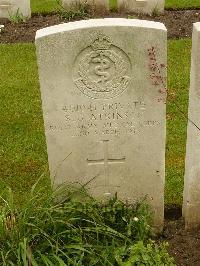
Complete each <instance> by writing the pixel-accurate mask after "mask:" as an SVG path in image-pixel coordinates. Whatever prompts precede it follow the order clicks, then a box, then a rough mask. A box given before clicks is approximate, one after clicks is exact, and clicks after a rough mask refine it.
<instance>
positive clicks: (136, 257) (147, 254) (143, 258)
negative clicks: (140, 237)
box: [116, 241, 175, 266]
mask: <svg viewBox="0 0 200 266" xmlns="http://www.w3.org/2000/svg"><path fill="white" fill-rule="evenodd" d="M166 247H167V244H162V245H160V246H158V245H156V244H155V243H154V242H153V241H150V242H149V243H148V244H147V245H144V243H143V242H142V241H138V242H137V243H136V244H135V245H133V246H131V247H129V248H128V249H124V248H121V249H119V250H118V252H117V254H116V260H117V262H118V265H119V266H133V265H140V266H141V265H149V266H160V265H163V266H164V265H168V266H175V264H174V259H173V258H171V257H170V256H169V254H168V253H167V250H166Z"/></svg>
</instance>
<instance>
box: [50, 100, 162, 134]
mask: <svg viewBox="0 0 200 266" xmlns="http://www.w3.org/2000/svg"><path fill="white" fill-rule="evenodd" d="M145 110H146V105H145V103H144V102H143V101H133V102H128V103H119V102H117V103H112V104H105V103H102V104H100V103H98V104H71V105H63V106H62V108H61V110H60V112H59V114H60V115H59V119H56V121H54V122H53V123H52V122H51V124H48V125H47V130H48V131H65V133H66V134H67V135H68V136H71V137H82V136H92V135H134V134H136V133H138V132H139V129H140V128H142V127H144V126H150V127H153V126H159V125H160V122H159V121H156V120H146V121H145V119H144V113H145Z"/></svg>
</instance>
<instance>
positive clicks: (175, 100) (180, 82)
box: [165, 39, 191, 205]
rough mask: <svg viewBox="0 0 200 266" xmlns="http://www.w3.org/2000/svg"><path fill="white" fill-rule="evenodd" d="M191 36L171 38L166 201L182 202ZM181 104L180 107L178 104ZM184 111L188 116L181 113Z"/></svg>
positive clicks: (169, 50)
mask: <svg viewBox="0 0 200 266" xmlns="http://www.w3.org/2000/svg"><path fill="white" fill-rule="evenodd" d="M190 50H191V40H189V39H185V40H178V41H177V40H171V41H169V42H168V90H169V97H168V101H167V147H166V155H167V156H166V192H165V199H166V203H167V204H179V205H181V203H182V190H183V179H184V160H185V141H186V127H187V119H186V118H185V117H187V105H188V88H189V73H190V57H191V51H190ZM177 106H178V107H177ZM179 109H180V110H181V112H183V113H184V114H185V117H184V116H183V115H182V113H181V112H180V110H179Z"/></svg>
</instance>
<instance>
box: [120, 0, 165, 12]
mask: <svg viewBox="0 0 200 266" xmlns="http://www.w3.org/2000/svg"><path fill="white" fill-rule="evenodd" d="M117 1H118V7H119V9H120V10H124V11H128V12H137V13H145V14H153V13H155V14H158V13H163V12H164V5H165V0H117Z"/></svg>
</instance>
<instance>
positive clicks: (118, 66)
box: [73, 35, 131, 99]
mask: <svg viewBox="0 0 200 266" xmlns="http://www.w3.org/2000/svg"><path fill="white" fill-rule="evenodd" d="M130 70H131V63H130V60H129V57H128V56H127V54H126V53H125V52H124V51H122V50H121V49H120V48H118V47H117V46H115V45H113V44H112V43H111V41H110V39H109V37H107V36H104V35H100V36H98V37H97V38H96V39H95V40H94V42H93V43H92V44H91V45H90V46H88V47H87V48H85V49H84V50H83V51H81V53H80V54H79V55H78V56H77V58H76V61H75V66H74V74H73V75H74V76H73V78H74V83H75V84H76V86H77V88H78V89H79V90H80V91H81V92H82V93H83V94H85V95H86V96H88V97H90V98H93V99H109V98H113V97H115V96H118V95H120V94H121V93H122V92H124V91H125V90H126V88H127V86H128V84H129V81H130Z"/></svg>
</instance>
